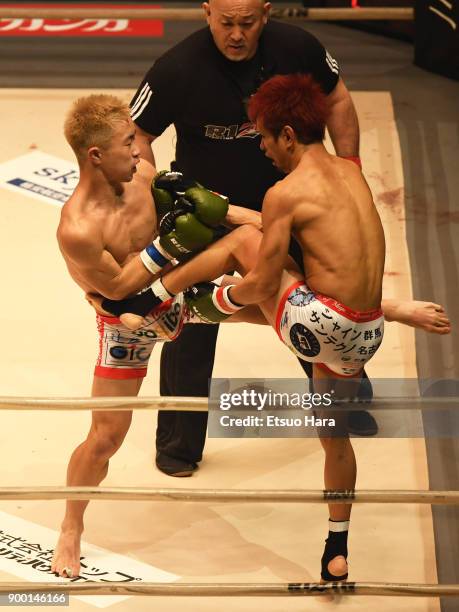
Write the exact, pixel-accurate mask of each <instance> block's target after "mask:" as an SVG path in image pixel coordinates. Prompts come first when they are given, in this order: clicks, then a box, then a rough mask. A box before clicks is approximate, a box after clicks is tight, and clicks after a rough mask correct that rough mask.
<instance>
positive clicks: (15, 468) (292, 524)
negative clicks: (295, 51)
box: [0, 89, 439, 612]
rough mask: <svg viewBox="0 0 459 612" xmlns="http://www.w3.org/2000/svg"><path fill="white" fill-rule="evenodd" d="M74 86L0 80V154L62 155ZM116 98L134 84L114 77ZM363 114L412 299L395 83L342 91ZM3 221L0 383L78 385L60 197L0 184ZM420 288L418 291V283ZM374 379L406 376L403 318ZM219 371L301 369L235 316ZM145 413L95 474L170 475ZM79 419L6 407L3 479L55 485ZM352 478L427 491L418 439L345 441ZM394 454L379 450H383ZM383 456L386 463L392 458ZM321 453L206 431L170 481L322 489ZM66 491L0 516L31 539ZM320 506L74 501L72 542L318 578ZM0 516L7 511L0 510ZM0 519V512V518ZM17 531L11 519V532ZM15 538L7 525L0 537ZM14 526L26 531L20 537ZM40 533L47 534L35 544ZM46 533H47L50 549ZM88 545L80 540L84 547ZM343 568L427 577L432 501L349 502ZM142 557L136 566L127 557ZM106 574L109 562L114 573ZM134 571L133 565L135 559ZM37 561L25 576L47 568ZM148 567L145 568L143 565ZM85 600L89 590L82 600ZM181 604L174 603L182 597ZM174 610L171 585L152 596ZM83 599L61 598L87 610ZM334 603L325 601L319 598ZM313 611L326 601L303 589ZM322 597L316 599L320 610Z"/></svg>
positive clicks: (89, 358) (392, 240)
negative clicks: (45, 198)
mask: <svg viewBox="0 0 459 612" xmlns="http://www.w3.org/2000/svg"><path fill="white" fill-rule="evenodd" d="M86 93H87V91H86V90H75V89H65V90H53V89H47V90H28V89H21V90H13V89H3V90H0V113H1V116H2V117H3V120H2V131H3V138H2V141H1V142H0V164H1V163H3V162H7V161H9V160H12V159H14V158H17V157H19V156H21V155H24V154H25V153H27V152H28V151H30V150H37V149H38V150H40V151H43V152H45V153H48V154H50V155H54V156H56V157H58V158H61V159H65V160H68V161H73V156H72V152H71V150H70V148H69V147H68V145H67V144H66V142H65V140H64V137H63V134H62V124H63V119H64V115H65V113H66V111H67V109H68V108H69V106H70V103H71V101H72V100H73V99H74V98H76V97H77V96H79V95H84V94H86ZM110 93H117V94H119V95H121V96H123V97H125V98H126V99H129V98H130V95H131V93H132V92H131V91H127V90H110ZM352 95H353V98H354V101H355V104H356V107H357V111H358V114H359V118H360V122H361V131H362V147H361V149H362V159H363V160H364V171H365V176H366V177H367V180H368V182H369V184H370V187H371V188H372V191H373V195H374V199H375V202H376V205H377V207H378V210H379V212H380V214H381V218H382V221H383V225H384V228H385V232H386V240H387V265H386V275H385V277H384V294H385V297H398V298H403V299H411V297H412V295H411V274H410V264H409V259H408V252H407V247H406V239H405V220H404V198H403V190H404V177H403V172H402V163H401V152H400V143H399V135H398V132H397V129H396V124H395V121H394V113H393V107H392V101H391V96H390V94H389V93H388V92H385V91H375V92H359V91H355V92H352ZM174 137H175V136H174V133H173V131H172V130H170V129H169V130H168V131H167V132H166V133H165V134H163V136H161V137H160V138H159V139H157V140H156V141H155V143H154V149H155V154H156V159H157V162H158V163H157V166H158V168H159V169H162V168H165V167H167V166H168V164H169V162H170V160H171V158H172V151H173V143H174ZM0 194H1V201H2V203H1V210H2V223H1V224H0V239H1V244H2V258H1V261H2V264H1V265H2V280H3V291H2V296H3V300H2V302H3V304H2V336H3V342H2V356H1V358H0V368H1V372H2V386H1V387H2V388H1V395H27V396H47V395H48V396H50V395H54V396H85V395H88V393H89V389H90V381H91V376H92V369H93V365H94V361H95V358H96V351H97V335H96V326H95V318H94V315H93V312H92V310H91V308H90V307H89V306H88V305H87V304H86V302H85V301H84V299H83V295H82V292H81V290H80V289H79V288H78V287H77V286H76V285H75V284H74V283H73V281H71V279H70V277H69V275H68V273H67V271H66V269H65V265H64V262H63V260H62V257H61V255H60V253H59V250H58V246H57V242H56V238H55V232H56V228H57V224H58V218H59V212H60V209H59V207H58V206H51V205H48V204H46V203H45V202H42V201H39V200H38V199H34V198H30V197H26V196H24V195H22V194H20V193H16V192H12V191H9V190H6V189H2V188H0ZM424 297H426V298H428V296H424ZM159 354H160V350H159V347H155V349H154V351H153V355H152V358H151V360H150V366H149V373H148V376H147V378H146V380H145V382H144V384H143V387H142V391H141V395H150V396H151V395H158V380H159ZM368 374H369V376H370V377H371V376H373V377H378V376H379V377H385V378H389V377H393V378H397V377H412V378H415V377H416V376H417V370H416V355H415V345H414V331H413V330H412V329H410V328H407V327H401V326H399V325H397V324H388V325H387V326H386V334H385V338H384V343H383V346H382V348H381V350H380V351H379V352H378V355H377V356H376V357H375V359H374V360H373V361H371V362H370V364H369V366H368ZM214 376H215V377H252V378H255V377H259V378H270V377H272V378H282V377H290V378H293V377H302V371H301V369H300V366H299V365H298V364H297V362H296V360H295V359H294V358H293V357H292V355H291V354H290V353H289V351H288V350H287V349H286V348H285V347H284V346H282V345H281V343H280V342H279V340H278V339H277V337H276V335H275V333H274V331H273V330H272V329H271V328H269V327H264V326H249V325H247V324H237V325H227V326H225V325H222V327H221V331H220V340H219V344H218V352H217V356H216V365H215V369H214ZM155 421H156V413H154V412H146V411H139V412H137V413H136V414H135V415H134V419H133V424H132V427H131V430H130V432H129V434H128V436H127V438H126V440H125V443H124V444H123V446H122V448H121V449H120V451H119V452H118V453H117V454H116V455H115V457H114V458H113V459H112V461H111V464H110V471H109V475H108V478H107V479H106V480H105V481H104V485H105V486H139V487H142V486H157V487H167V486H171V484H170V479H169V478H168V477H166V476H165V475H163V474H161V473H160V472H158V471H157V470H156V468H155V467H154V459H153V456H154V455H153V453H154V443H153V440H154V431H155ZM88 424H89V414H88V413H86V412H82V413H74V412H20V413H18V412H16V413H15V412H13V411H11V412H3V413H2V427H1V428H0V441H1V449H2V453H3V455H2V463H1V465H2V468H1V481H2V486H17V485H21V486H36V485H44V484H46V485H61V484H63V483H64V481H65V470H66V466H67V461H68V458H69V456H70V453H71V451H72V450H73V448H74V447H75V446H76V445H77V444H78V443H79V442H80V441H81V440H82V439H83V437H84V436H85V435H86V431H87V428H88ZM353 444H354V448H355V451H356V456H357V461H358V481H357V486H358V488H363V489H428V488H429V483H428V476H427V463H426V454H425V444H424V441H423V440H421V439H354V441H353ZM388 458H390V462H389V461H388ZM388 466H390V467H388ZM322 470H323V453H322V450H321V448H320V445H319V442H318V441H317V440H316V439H237V438H232V439H209V440H208V442H207V445H206V454H205V458H204V461H203V463H202V469H201V470H198V471H197V472H196V474H195V475H193V477H192V479H186V480H185V482H183V481H181V480H180V479H177V481H174V483H173V484H174V486H177V487H181V486H183V487H190V486H192V487H195V486H196V487H199V488H213V487H217V486H218V487H224V488H260V489H261V488H269V489H275V488H301V487H304V488H307V489H320V488H321V487H322ZM63 507H64V502H61V501H59V502H56V501H35V502H27V503H23V502H2V503H0V513H2V514H0V530H1V531H2V534H0V536H5V534H6V533H7V531H8V530H7V529H4V528H3V527H2V523H1V517H2V515H3V514H5V515H8V516H9V517H12V518H13V519H14V518H16V519H18V522H17V523H14V520H13V522H12V523H8V525H10V530H11V529H13V527H11V525H17V527H16V529H17V531H16V532H14V535H15V536H17V537H22V535H21V527H20V525H21V523H20V521H19V519H20V520H21V521H26V522H27V524H28V525H29V527H28V530H27V534H28V538H29V540H28V541H29V542H30V541H31V540H32V539H33V537H34V534H36V541H35V542H34V543H35V544H37V543H39V541H40V537H44V536H41V535H40V534H41V533H42V532H41V531H40V529H41V528H47V529H50V530H54V531H55V534H56V538H57V534H58V529H59V524H60V520H61V518H62V514H63ZM326 519H327V512H326V509H325V508H324V507H323V506H321V505H304V506H303V505H300V504H294V505H283V504H259V505H255V504H245V505H237V504H208V503H200V504H192V503H184V504H173V505H170V504H165V503H149V502H140V503H136V504H133V503H126V502H114V501H94V502H91V504H90V506H89V508H88V511H87V513H86V519H85V525H86V530H85V533H84V534H83V548H82V555H83V556H85V557H86V561H85V563H86V562H87V564H88V567H89V566H90V567H93V566H94V565H95V561H93V558H92V557H91V554H93V555H94V554H95V553H94V550H95V548H96V547H98V548H100V549H103V550H104V551H106V554H108V555H110V554H113V555H117V556H118V557H120V558H121V560H120V559H119V558H118V557H117V562H119V564H120V565H119V566H116V567H117V569H118V571H119V572H123V573H124V574H125V575H128V576H130V574H129V571H131V572H133V571H134V570H132V569H131V568H132V567H133V566H134V565H135V564H136V563H139V564H145V565H146V566H152V567H154V568H156V569H157V570H158V575H159V574H160V572H165V573H167V575H168V576H169V577H170V580H181V581H186V582H214V581H219V582H254V581H260V582H264V581H266V582H276V581H279V580H281V581H298V582H308V581H311V582H312V581H315V580H317V578H318V575H319V555H320V554H321V550H322V544H323V540H324V538H325V537H326V527H327V523H326ZM5 520H6V519H5ZM8 520H10V519H8ZM13 531H14V530H13ZM9 535H11V533H10V534H9ZM23 537H25V534H24V536H23ZM46 542H47V541H46ZM46 542H43V546H44V547H46ZM85 544H86V546H85ZM350 551H351V552H350V558H349V561H350V578H351V579H353V580H354V579H355V580H362V581H364V580H365V581H381V580H384V581H393V582H398V581H401V580H403V581H406V582H418V583H421V582H422V583H424V582H427V583H435V582H437V576H436V569H435V551H434V540H433V529H432V514H431V508H430V507H429V506H419V505H405V506H403V507H402V506H387V505H384V504H371V505H356V506H355V507H354V508H353V511H352V522H351V531H350ZM5 556H7V555H5V554H4V553H2V548H1V547H0V576H1V578H2V580H14V579H18V576H20V574H18V573H15V571H16V566H17V565H18V563H16V566H15V562H14V560H11V559H10V562H9V563H8V560H7V559H5ZM136 567H138V566H136ZM113 571H114V570H113ZM139 571H140V570H139ZM47 578H48V576H47V575H46V573H43V570H41V571H39V570H36V577H35V578H29V579H31V580H34V581H41V580H44V579H47ZM148 579H149V580H150V579H151V578H148ZM93 599H94V598H93ZM369 601H370V600H367V599H366V598H356V599H354V598H349V599H346V600H345V601H341V602H340V605H342V606H345V609H346V610H360V609H364V608H365V609H367V608H368V606H369V603H368V602H369ZM184 603H185V602H184ZM155 604H156V605H157V606H158V609H161V610H162V611H164V612H168V611H172V610H176V608H177V603H176V602H175V601H174V599H173V598H170V599H168V598H161V600H160V601H158V602H155ZM94 605H95V604H94V602H93V601H92V600H91V601H89V600H81V599H76V598H75V599H73V598H72V600H71V609H72V610H77V609H78V610H80V609H81V610H86V609H89V607H93V606H94ZM107 605H108V606H109V607H110V606H112V607H113V609H115V608H116V609H117V610H123V611H124V610H126V611H127V610H147V609H151V605H152V602H151V601H149V600H148V599H147V598H135V599H133V598H123V599H122V600H108V601H107ZM217 605H219V607H221V602H219V603H216V602H215V601H214V600H213V599H212V598H195V599H190V600H187V601H186V606H187V608H188V609H189V610H191V611H193V612H198V611H199V612H207V611H208V612H210V611H214V610H215V609H216V606H217ZM262 605H263V607H264V609H265V610H266V612H275V611H276V612H277V611H280V610H285V609H287V606H288V610H292V611H295V610H298V611H299V610H302V609H304V607H305V602H304V601H303V600H301V599H300V600H298V599H295V600H293V599H292V600H291V601H289V603H288V605H287V606H286V604H285V603H284V602H283V601H282V600H279V599H268V598H265V599H263V604H262ZM326 605H327V606H329V607H330V608H334V607H335V605H336V601H333V602H332V601H330V602H328V603H327V604H326ZM393 605H394V600H390V599H387V598H382V597H373V598H372V600H371V608H372V610H375V611H377V610H388V609H390V608H389V606H391V609H392V607H393ZM259 606H260V602H258V601H257V600H256V599H241V600H239V599H230V600H228V601H227V603H226V604H225V610H231V609H235V610H252V609H254V610H255V609H259ZM307 606H308V609H310V610H323V609H324V608H323V606H324V602H323V601H320V599H315V598H310V599H309V600H308V602H307ZM396 607H397V610H400V611H404V610H406V611H408V610H409V611H410V612H414V611H416V612H418V611H419V612H421V611H423V612H424V611H426V612H427V611H429V612H434V611H437V610H439V603H438V600H437V599H428V598H425V599H408V598H406V599H405V598H400V599H397V600H396ZM327 609H328V608H327Z"/></svg>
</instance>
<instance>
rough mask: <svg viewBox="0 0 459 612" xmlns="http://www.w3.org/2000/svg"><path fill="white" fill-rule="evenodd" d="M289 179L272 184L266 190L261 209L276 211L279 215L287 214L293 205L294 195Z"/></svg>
mask: <svg viewBox="0 0 459 612" xmlns="http://www.w3.org/2000/svg"><path fill="white" fill-rule="evenodd" d="M288 179H289V177H288V176H287V177H285V178H284V179H282V180H281V181H277V183H274V185H273V186H272V187H270V188H269V189H268V191H267V192H266V194H265V197H264V200H263V209H264V210H266V209H276V210H277V211H278V212H279V213H280V212H284V213H287V212H288V211H289V210H290V209H291V207H292V205H293V204H294V203H295V193H294V192H293V191H292V189H291V187H290V185H289V181H288Z"/></svg>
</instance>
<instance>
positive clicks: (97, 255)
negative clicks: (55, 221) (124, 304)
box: [58, 225, 153, 300]
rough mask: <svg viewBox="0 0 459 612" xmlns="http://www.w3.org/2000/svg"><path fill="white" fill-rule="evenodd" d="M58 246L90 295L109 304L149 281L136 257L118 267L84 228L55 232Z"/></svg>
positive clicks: (98, 237)
mask: <svg viewBox="0 0 459 612" xmlns="http://www.w3.org/2000/svg"><path fill="white" fill-rule="evenodd" d="M58 238H59V246H60V249H61V251H62V254H63V255H64V258H65V260H66V261H67V262H68V263H69V264H70V265H71V267H72V268H73V269H74V270H76V271H77V273H78V276H79V277H80V278H82V279H83V281H84V283H85V284H87V285H89V286H90V287H92V289H93V291H96V292H98V293H100V294H101V295H103V296H105V297H108V298H110V299H113V300H119V299H122V298H123V297H125V296H127V295H130V294H132V293H135V292H136V291H139V290H140V289H143V288H144V287H145V286H146V285H148V283H150V282H151V280H152V279H153V275H152V274H151V273H150V272H149V271H148V270H147V269H146V268H145V266H144V265H143V263H142V261H141V259H140V257H139V256H135V257H133V258H132V259H131V260H130V261H129V262H128V263H127V264H126V265H125V266H121V265H120V264H119V263H118V262H117V261H116V259H115V258H114V257H113V255H112V254H111V253H110V252H109V251H108V250H107V249H106V248H105V246H104V244H103V240H102V235H101V233H100V232H99V231H97V230H96V229H92V228H90V227H87V226H84V225H78V226H75V225H74V226H73V227H67V228H63V229H61V230H60V231H59V237H58Z"/></svg>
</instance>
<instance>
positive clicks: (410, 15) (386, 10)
mask: <svg viewBox="0 0 459 612" xmlns="http://www.w3.org/2000/svg"><path fill="white" fill-rule="evenodd" d="M270 15H271V17H273V18H274V19H294V20H301V21H342V20H349V21H361V20H365V21H366V20H381V19H383V20H402V21H413V19H414V10H413V9H412V8H410V7H393V8H392V7H377V8H374V7H370V8H364V7H360V8H358V9H352V8H325V9H320V8H319V9H317V8H316V9H314V8H313V9H306V8H278V9H272V10H271V13H270ZM0 19H77V20H79V19H162V20H164V21H202V20H203V19H204V12H203V11H202V10H201V9H183V8H168V9H166V8H160V9H155V8H145V9H130V8H128V9H122V8H52V7H48V8H40V7H33V6H30V7H22V8H21V7H19V6H18V7H11V6H0Z"/></svg>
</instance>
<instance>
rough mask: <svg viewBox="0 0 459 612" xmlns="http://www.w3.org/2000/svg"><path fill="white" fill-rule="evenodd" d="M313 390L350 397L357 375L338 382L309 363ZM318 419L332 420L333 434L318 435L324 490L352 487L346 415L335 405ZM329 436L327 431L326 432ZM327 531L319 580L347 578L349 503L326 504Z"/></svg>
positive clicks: (321, 430) (322, 432)
mask: <svg viewBox="0 0 459 612" xmlns="http://www.w3.org/2000/svg"><path fill="white" fill-rule="evenodd" d="M313 380H314V391H315V392H318V393H322V394H323V393H326V392H331V391H333V393H334V397H340V396H341V397H352V396H353V395H355V394H356V393H357V391H358V388H359V385H360V378H359V377H357V378H346V379H344V380H343V382H342V383H340V382H339V381H337V380H336V378H333V373H332V372H330V371H327V370H324V369H323V368H321V367H320V366H319V365H317V364H313ZM318 416H319V418H333V419H334V420H335V427H334V433H335V434H336V435H334V436H333V437H327V433H326V431H327V428H326V427H325V428H319V430H318V433H319V438H320V442H321V444H322V447H323V449H324V451H325V468H324V486H325V489H327V490H353V489H354V487H355V481H356V476H357V467H356V461H355V455H354V450H353V448H352V445H351V442H350V440H349V436H348V433H347V426H348V425H347V424H348V414H347V411H346V410H345V409H342V408H341V409H340V408H338V409H337V410H334V411H333V412H332V413H330V412H328V413H327V412H323V413H322V414H318ZM328 436H329V434H328ZM328 509H329V519H330V520H329V533H328V538H327V540H326V546H325V550H324V554H323V556H322V572H321V578H322V581H330V580H332V581H336V580H345V579H346V578H347V571H348V566H347V534H348V529H349V519H350V515H351V505H350V504H329V505H328Z"/></svg>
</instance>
